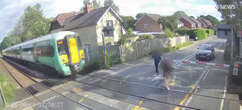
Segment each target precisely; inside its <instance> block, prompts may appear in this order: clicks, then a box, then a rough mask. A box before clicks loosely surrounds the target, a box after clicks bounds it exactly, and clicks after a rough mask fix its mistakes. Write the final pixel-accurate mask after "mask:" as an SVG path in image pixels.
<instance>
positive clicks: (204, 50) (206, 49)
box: [196, 44, 215, 60]
mask: <svg viewBox="0 0 242 110" xmlns="http://www.w3.org/2000/svg"><path fill="white" fill-rule="evenodd" d="M214 58H215V49H214V47H213V45H211V44H201V45H199V46H198V50H197V53H196V59H197V60H212V59H214Z"/></svg>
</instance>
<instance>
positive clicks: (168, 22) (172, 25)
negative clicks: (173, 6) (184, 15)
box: [158, 16, 177, 32]
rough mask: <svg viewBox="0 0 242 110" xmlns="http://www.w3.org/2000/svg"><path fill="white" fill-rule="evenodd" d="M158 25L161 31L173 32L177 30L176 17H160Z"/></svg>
mask: <svg viewBox="0 0 242 110" xmlns="http://www.w3.org/2000/svg"><path fill="white" fill-rule="evenodd" d="M158 23H161V24H162V26H163V29H166V28H168V29H170V30H171V31H172V32H174V31H175V30H176V29H177V17H176V16H167V17H162V18H160V19H159V21H158Z"/></svg>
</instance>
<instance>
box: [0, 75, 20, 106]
mask: <svg viewBox="0 0 242 110" xmlns="http://www.w3.org/2000/svg"><path fill="white" fill-rule="evenodd" d="M0 85H1V87H2V90H3V95H4V97H5V98H6V102H7V103H8V104H9V103H11V102H13V101H14V99H15V98H16V89H17V87H16V85H15V84H14V83H13V81H12V80H11V79H10V78H9V77H6V76H5V75H4V74H3V73H0Z"/></svg>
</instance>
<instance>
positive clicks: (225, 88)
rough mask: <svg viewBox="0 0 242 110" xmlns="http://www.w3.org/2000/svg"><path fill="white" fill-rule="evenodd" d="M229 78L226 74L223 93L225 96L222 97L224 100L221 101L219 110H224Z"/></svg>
mask: <svg viewBox="0 0 242 110" xmlns="http://www.w3.org/2000/svg"><path fill="white" fill-rule="evenodd" d="M227 79H228V77H227V76H225V85H224V91H223V92H224V93H223V97H222V100H221V103H220V109H219V110H223V108H224V99H225V97H226V92H227Z"/></svg>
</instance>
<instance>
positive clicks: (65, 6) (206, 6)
mask: <svg viewBox="0 0 242 110" xmlns="http://www.w3.org/2000/svg"><path fill="white" fill-rule="evenodd" d="M100 1H101V3H103V1H104V0H100ZM36 3H40V4H41V6H42V10H43V13H44V15H45V16H46V17H55V16H56V15H57V14H59V13H64V12H71V11H79V10H80V9H81V7H83V0H0V13H1V14H0V32H1V33H0V42H1V41H2V39H3V38H4V37H5V36H6V35H7V34H8V33H9V32H10V31H11V30H12V29H13V28H14V26H15V24H16V23H17V22H18V21H19V19H20V17H21V16H22V15H23V13H24V9H25V8H26V7H27V6H30V5H34V4H36ZM114 3H115V4H116V5H117V6H118V7H119V9H120V14H121V15H127V16H133V17H135V15H136V14H137V13H142V12H146V13H153V14H160V15H162V16H167V15H172V14H173V13H174V12H176V11H180V10H181V11H185V12H186V13H187V14H188V15H189V16H195V17H198V16H200V15H212V16H214V17H216V18H218V19H219V20H221V14H220V13H219V12H218V11H217V9H216V4H215V2H213V0H114Z"/></svg>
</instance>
